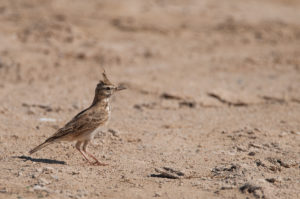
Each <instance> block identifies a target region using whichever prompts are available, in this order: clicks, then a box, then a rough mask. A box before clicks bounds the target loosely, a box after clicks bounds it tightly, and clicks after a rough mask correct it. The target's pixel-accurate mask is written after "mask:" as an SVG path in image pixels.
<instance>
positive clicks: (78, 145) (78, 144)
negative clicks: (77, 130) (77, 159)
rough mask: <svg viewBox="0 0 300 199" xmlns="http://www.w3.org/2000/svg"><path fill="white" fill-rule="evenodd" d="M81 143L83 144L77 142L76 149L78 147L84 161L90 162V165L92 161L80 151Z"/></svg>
mask: <svg viewBox="0 0 300 199" xmlns="http://www.w3.org/2000/svg"><path fill="white" fill-rule="evenodd" d="M81 143H82V142H80V141H78V142H76V145H75V147H76V149H77V150H78V151H79V152H80V153H81V155H83V157H84V159H85V160H86V161H88V162H89V163H91V161H90V160H89V159H88V158H87V157H86V155H85V154H84V153H83V152H82V151H81V149H80V145H81Z"/></svg>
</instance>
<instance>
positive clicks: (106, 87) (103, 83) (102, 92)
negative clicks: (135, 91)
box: [95, 71, 126, 98]
mask: <svg viewBox="0 0 300 199" xmlns="http://www.w3.org/2000/svg"><path fill="white" fill-rule="evenodd" d="M102 76H103V80H100V81H99V83H98V84H97V87H96V90H95V94H96V96H98V97H101V98H103V97H106V98H107V97H110V96H111V95H112V94H114V93H115V92H117V91H121V90H124V89H126V88H125V87H124V86H122V85H119V86H115V85H114V84H112V83H111V82H110V81H109V79H108V78H107V76H106V73H105V71H104V72H103V73H102Z"/></svg>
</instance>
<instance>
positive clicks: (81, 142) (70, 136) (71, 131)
mask: <svg viewBox="0 0 300 199" xmlns="http://www.w3.org/2000/svg"><path fill="white" fill-rule="evenodd" d="M102 75H103V81H100V82H99V83H98V84H97V87H96V90H95V97H94V100H93V103H92V104H91V105H90V107H88V108H87V109H85V110H83V111H81V112H80V113H78V114H77V115H76V116H75V117H74V118H73V119H72V120H71V121H70V122H68V123H67V124H66V125H65V126H64V127H62V128H61V129H59V130H58V131H57V132H56V133H54V134H53V135H52V136H51V137H49V138H48V139H46V141H45V142H43V143H42V144H40V145H39V146H37V147H35V148H34V149H32V150H31V151H29V153H30V154H32V153H35V152H36V151H38V150H40V149H42V148H44V147H46V146H47V145H49V144H52V143H54V142H59V141H76V145H75V147H76V149H77V150H78V151H79V152H80V153H81V154H82V155H83V157H84V158H85V159H86V160H87V161H88V162H89V163H92V162H91V161H90V160H89V159H88V157H87V156H89V157H91V158H92V159H94V160H95V162H94V163H92V164H93V165H102V166H104V165H106V164H103V163H101V162H99V161H98V160H97V158H95V157H94V156H93V155H92V154H90V153H89V152H88V151H87V150H86V148H87V145H88V143H89V142H90V140H91V139H93V137H94V132H95V130H96V129H97V128H98V127H99V126H102V125H105V124H106V123H107V122H108V120H109V118H110V106H109V100H110V97H111V96H112V94H113V93H114V92H116V91H120V90H123V89H125V88H124V87H122V86H114V85H113V84H112V83H111V82H110V81H109V80H108V78H107V76H106V74H105V71H104V72H103V74H102ZM81 146H82V149H81Z"/></svg>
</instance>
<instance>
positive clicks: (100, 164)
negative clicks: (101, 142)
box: [91, 161, 108, 166]
mask: <svg viewBox="0 0 300 199" xmlns="http://www.w3.org/2000/svg"><path fill="white" fill-rule="evenodd" d="M91 164H92V165H93V166H107V165H108V164H105V163H102V162H99V161H95V162H92V163H91Z"/></svg>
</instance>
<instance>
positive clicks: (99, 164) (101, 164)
mask: <svg viewBox="0 0 300 199" xmlns="http://www.w3.org/2000/svg"><path fill="white" fill-rule="evenodd" d="M88 143H89V141H84V143H83V147H82V149H83V151H84V153H86V154H87V155H88V156H90V157H91V158H93V159H94V160H95V162H94V163H93V165H98V166H106V165H107V164H105V163H101V162H100V161H99V160H98V159H97V158H95V156H93V155H92V154H90V153H89V152H87V150H86V147H87V145H88Z"/></svg>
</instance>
